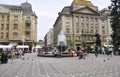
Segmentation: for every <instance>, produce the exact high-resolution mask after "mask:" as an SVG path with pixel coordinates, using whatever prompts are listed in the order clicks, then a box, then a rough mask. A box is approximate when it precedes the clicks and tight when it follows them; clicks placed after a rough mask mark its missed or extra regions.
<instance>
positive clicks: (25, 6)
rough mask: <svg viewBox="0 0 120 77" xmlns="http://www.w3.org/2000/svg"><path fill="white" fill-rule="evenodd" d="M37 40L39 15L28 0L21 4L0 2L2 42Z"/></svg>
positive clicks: (0, 35)
mask: <svg viewBox="0 0 120 77" xmlns="http://www.w3.org/2000/svg"><path fill="white" fill-rule="evenodd" d="M36 41H37V16H36V14H35V13H34V12H33V11H32V5H31V4H29V3H28V2H25V3H22V4H21V5H6V4H0V43H1V44H9V43H12V42H14V43H19V44H21V43H22V42H26V43H31V42H32V43H34V42H36Z"/></svg>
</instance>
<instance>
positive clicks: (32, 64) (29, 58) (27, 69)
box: [0, 53, 120, 77]
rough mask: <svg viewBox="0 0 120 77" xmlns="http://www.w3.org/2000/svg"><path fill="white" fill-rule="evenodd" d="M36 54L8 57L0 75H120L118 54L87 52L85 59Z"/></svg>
mask: <svg viewBox="0 0 120 77" xmlns="http://www.w3.org/2000/svg"><path fill="white" fill-rule="evenodd" d="M36 55H37V53H27V54H25V56H24V57H25V59H24V60H22V59H20V58H19V59H14V61H13V62H12V60H11V59H9V61H8V63H7V64H0V77H120V56H112V57H108V56H106V55H99V56H98V58H96V57H95V56H94V54H88V55H87V56H86V59H82V60H79V59H78V57H65V58H50V57H37V56H36ZM108 58H109V59H108Z"/></svg>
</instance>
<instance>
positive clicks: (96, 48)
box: [95, 45, 98, 57]
mask: <svg viewBox="0 0 120 77" xmlns="http://www.w3.org/2000/svg"><path fill="white" fill-rule="evenodd" d="M95 57H98V46H97V45H96V46H95Z"/></svg>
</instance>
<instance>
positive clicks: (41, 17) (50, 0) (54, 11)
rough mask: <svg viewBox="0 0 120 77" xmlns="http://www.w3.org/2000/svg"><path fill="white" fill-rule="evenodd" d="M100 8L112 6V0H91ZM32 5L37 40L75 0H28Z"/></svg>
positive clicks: (12, 1)
mask: <svg viewBox="0 0 120 77" xmlns="http://www.w3.org/2000/svg"><path fill="white" fill-rule="evenodd" d="M89 1H91V2H92V3H93V4H94V5H95V6H98V9H99V10H101V9H103V8H105V7H108V6H110V4H111V2H110V0H89ZM24 2H26V0H0V4H9V5H21V3H24ZM27 2H29V3H30V4H31V5H32V9H33V11H34V12H35V13H36V15H37V17H38V20H37V22H38V24H37V40H43V39H44V36H45V35H46V33H47V32H48V31H49V30H50V28H53V25H54V23H55V21H56V18H57V17H58V12H61V10H62V9H63V8H64V7H65V6H70V5H71V3H72V2H73V0H27Z"/></svg>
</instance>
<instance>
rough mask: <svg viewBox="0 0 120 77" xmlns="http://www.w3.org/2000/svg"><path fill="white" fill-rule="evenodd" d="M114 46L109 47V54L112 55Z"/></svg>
mask: <svg viewBox="0 0 120 77" xmlns="http://www.w3.org/2000/svg"><path fill="white" fill-rule="evenodd" d="M112 52H113V48H112V47H111V46H110V47H109V49H108V55H110V56H112Z"/></svg>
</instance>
